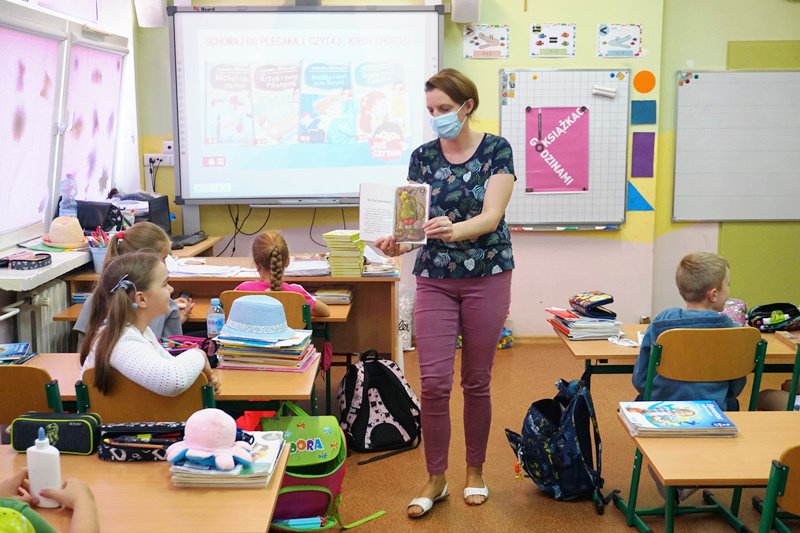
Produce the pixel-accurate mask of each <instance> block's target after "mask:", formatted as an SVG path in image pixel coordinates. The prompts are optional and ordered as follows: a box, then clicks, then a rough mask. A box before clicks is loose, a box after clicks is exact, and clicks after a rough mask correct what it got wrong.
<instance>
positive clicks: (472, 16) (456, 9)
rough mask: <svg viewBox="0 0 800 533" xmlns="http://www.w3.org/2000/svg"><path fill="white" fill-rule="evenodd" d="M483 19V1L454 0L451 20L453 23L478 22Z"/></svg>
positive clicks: (451, 8)
mask: <svg viewBox="0 0 800 533" xmlns="http://www.w3.org/2000/svg"><path fill="white" fill-rule="evenodd" d="M480 18H481V0H452V2H451V3H450V19H451V20H452V21H453V22H478V20H479V19H480Z"/></svg>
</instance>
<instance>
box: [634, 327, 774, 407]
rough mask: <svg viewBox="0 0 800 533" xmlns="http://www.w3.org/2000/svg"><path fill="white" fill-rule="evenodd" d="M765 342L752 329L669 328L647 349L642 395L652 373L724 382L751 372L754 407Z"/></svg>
mask: <svg viewBox="0 0 800 533" xmlns="http://www.w3.org/2000/svg"><path fill="white" fill-rule="evenodd" d="M765 354H766V343H765V342H764V341H762V340H761V333H760V332H759V331H758V330H757V329H756V328H751V327H744V328H697V329H681V328H678V329H670V330H667V331H665V332H664V333H662V334H661V335H659V336H658V339H656V343H655V344H654V345H653V349H652V351H651V352H650V365H649V368H648V375H647V385H646V387H645V398H649V394H650V389H651V386H652V381H653V378H654V377H655V373H656V372H658V374H659V375H660V376H663V377H665V378H669V379H674V380H678V381H690V382H700V381H728V380H731V379H738V378H741V377H745V376H747V375H748V374H750V373H751V372H753V373H754V374H755V377H754V379H753V394H752V395H751V402H750V405H751V408H750V410H754V409H755V401H756V400H757V399H758V390H759V387H760V386H761V374H762V373H763V371H764V357H765Z"/></svg>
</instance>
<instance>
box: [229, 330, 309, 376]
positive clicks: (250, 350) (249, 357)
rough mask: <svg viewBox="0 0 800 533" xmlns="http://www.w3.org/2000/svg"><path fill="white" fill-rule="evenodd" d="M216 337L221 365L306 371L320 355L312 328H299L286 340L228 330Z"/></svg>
mask: <svg viewBox="0 0 800 533" xmlns="http://www.w3.org/2000/svg"><path fill="white" fill-rule="evenodd" d="M216 341H217V343H218V344H219V349H218V350H217V354H218V355H219V357H220V361H219V364H218V365H217V368H225V369H242V370H272V371H275V372H305V370H306V369H307V368H308V367H309V366H311V363H313V362H314V361H315V360H316V359H317V357H319V352H317V351H316V349H315V348H314V344H312V343H311V330H308V329H298V330H297V332H296V335H295V336H294V337H292V338H290V339H286V340H284V341H264V340H254V339H245V338H241V337H233V336H230V335H226V334H224V333H221V334H219V335H217V337H216Z"/></svg>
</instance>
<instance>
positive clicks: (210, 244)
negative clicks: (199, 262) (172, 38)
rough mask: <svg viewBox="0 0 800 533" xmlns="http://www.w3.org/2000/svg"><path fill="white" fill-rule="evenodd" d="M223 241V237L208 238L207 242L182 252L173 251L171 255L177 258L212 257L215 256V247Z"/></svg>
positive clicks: (183, 249) (186, 247)
mask: <svg viewBox="0 0 800 533" xmlns="http://www.w3.org/2000/svg"><path fill="white" fill-rule="evenodd" d="M221 240H222V237H212V236H210V235H209V236H208V237H206V239H205V240H203V241H200V242H198V243H197V244H193V245H192V246H184V247H183V248H181V249H180V250H172V251H171V252H170V253H171V254H172V255H174V256H175V257H211V256H213V255H214V245H215V244H217V243H218V242H219V241H221Z"/></svg>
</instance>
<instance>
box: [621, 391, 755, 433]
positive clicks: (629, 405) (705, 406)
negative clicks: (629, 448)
mask: <svg viewBox="0 0 800 533" xmlns="http://www.w3.org/2000/svg"><path fill="white" fill-rule="evenodd" d="M619 414H620V416H621V417H622V420H623V421H624V422H625V425H626V426H627V427H628V431H629V432H630V434H631V435H632V436H634V437H690V436H698V437H735V436H736V434H737V433H738V432H739V428H737V427H736V425H735V424H734V423H733V422H731V421H730V419H729V418H728V417H727V416H725V413H724V412H723V411H722V409H720V408H719V406H718V405H717V404H716V402H714V401H713V400H697V401H672V400H669V401H660V402H620V403H619Z"/></svg>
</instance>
